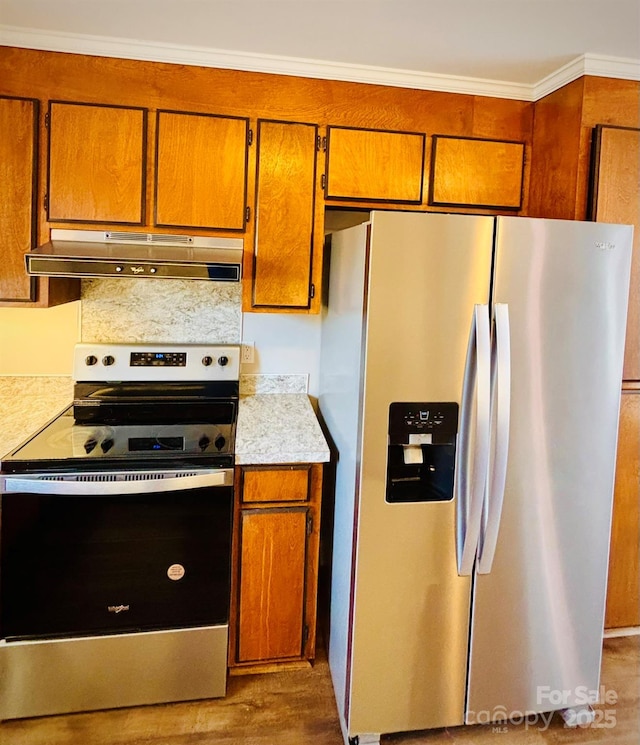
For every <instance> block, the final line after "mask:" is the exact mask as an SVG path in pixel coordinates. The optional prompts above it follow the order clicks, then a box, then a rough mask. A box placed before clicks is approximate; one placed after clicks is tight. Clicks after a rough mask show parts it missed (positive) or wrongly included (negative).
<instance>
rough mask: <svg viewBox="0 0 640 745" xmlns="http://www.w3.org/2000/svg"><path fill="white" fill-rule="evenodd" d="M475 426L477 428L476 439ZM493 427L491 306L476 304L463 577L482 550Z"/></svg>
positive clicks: (461, 467)
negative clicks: (484, 508)
mask: <svg viewBox="0 0 640 745" xmlns="http://www.w3.org/2000/svg"><path fill="white" fill-rule="evenodd" d="M474 404H475V410H474ZM474 415H475V416H474ZM472 427H475V432H474V434H473V437H471V428H472ZM490 428H491V335H490V327H489V306H488V305H475V306H474V309H473V317H472V320H471V330H470V332H469V344H468V346H467V360H466V364H465V371H464V380H463V384H462V405H461V409H460V441H459V443H458V448H457V457H456V554H457V561H458V574H459V575H461V576H463V575H470V574H471V572H472V570H473V564H474V561H475V558H476V554H477V550H478V540H479V536H480V528H481V525H482V510H483V502H484V494H485V489H486V483H487V472H488V468H489V450H490V444H491V440H490V436H491V431H490Z"/></svg>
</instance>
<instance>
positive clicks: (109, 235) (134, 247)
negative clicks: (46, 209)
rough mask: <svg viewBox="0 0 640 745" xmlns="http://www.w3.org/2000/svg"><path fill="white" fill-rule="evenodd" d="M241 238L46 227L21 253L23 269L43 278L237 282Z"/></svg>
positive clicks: (238, 278) (240, 267)
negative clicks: (42, 237) (41, 238)
mask: <svg viewBox="0 0 640 745" xmlns="http://www.w3.org/2000/svg"><path fill="white" fill-rule="evenodd" d="M243 245H244V243H243V240H242V238H211V237H200V236H190V235H167V234H161V233H135V232H116V231H102V230H100V231H96V230H52V231H51V241H50V242H49V243H45V244H43V245H42V246H39V247H38V248H36V249H34V250H33V251H30V252H29V253H27V254H26V255H25V261H26V264H27V273H28V274H30V275H33V276H45V277H78V278H83V277H133V278H135V277H137V278H145V277H146V278H153V279H201V280H216V281H218V282H239V281H240V277H241V274H242V250H243Z"/></svg>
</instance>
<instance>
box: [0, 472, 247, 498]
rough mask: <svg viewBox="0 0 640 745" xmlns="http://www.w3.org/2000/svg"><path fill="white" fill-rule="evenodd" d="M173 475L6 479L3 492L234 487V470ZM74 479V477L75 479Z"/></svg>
mask: <svg viewBox="0 0 640 745" xmlns="http://www.w3.org/2000/svg"><path fill="white" fill-rule="evenodd" d="M174 474H175V472H173V474H172V473H169V474H167V475H164V474H162V473H157V472H156V473H153V472H151V473H142V474H131V473H127V474H122V479H121V480H118V479H117V477H115V478H113V477H114V476H116V475H115V474H101V475H104V476H106V477H109V476H111V477H112V478H113V480H110V481H90V480H86V481H84V480H83V481H78V480H74V481H64V480H62V479H60V480H57V479H56V478H55V477H54V478H51V477H48V478H46V479H43V478H42V477H32V478H29V477H28V476H27V477H19V478H13V477H9V478H6V479H5V484H4V491H5V492H12V493H16V492H20V493H24V494H50V495H53V496H88V497H92V496H97V497H100V496H106V495H115V496H126V495H127V494H150V493H156V494H157V493H160V492H171V491H183V490H185V489H203V488H206V487H211V486H231V485H233V469H231V468H222V469H218V470H216V471H207V472H206V473H198V474H195V473H193V472H189V474H188V475H185V476H177V475H174ZM76 478H77V477H76Z"/></svg>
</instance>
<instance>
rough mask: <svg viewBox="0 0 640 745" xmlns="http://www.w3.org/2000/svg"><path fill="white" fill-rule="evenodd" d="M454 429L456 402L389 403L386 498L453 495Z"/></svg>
mask: <svg viewBox="0 0 640 745" xmlns="http://www.w3.org/2000/svg"><path fill="white" fill-rule="evenodd" d="M457 432H458V404H457V403H451V402H445V403H442V402H422V403H398V402H394V403H392V404H391V405H390V406H389V446H388V447H389V451H388V455H387V497H386V498H387V502H441V501H448V500H451V499H453V477H454V468H455V459H456V435H457Z"/></svg>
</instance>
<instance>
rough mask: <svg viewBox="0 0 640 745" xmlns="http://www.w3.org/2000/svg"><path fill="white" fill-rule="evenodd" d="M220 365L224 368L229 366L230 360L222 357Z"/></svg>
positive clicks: (219, 361)
mask: <svg viewBox="0 0 640 745" xmlns="http://www.w3.org/2000/svg"><path fill="white" fill-rule="evenodd" d="M218 364H219V365H220V366H221V367H224V366H225V365H228V364H229V358H228V357H225V356H224V355H222V357H218Z"/></svg>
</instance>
